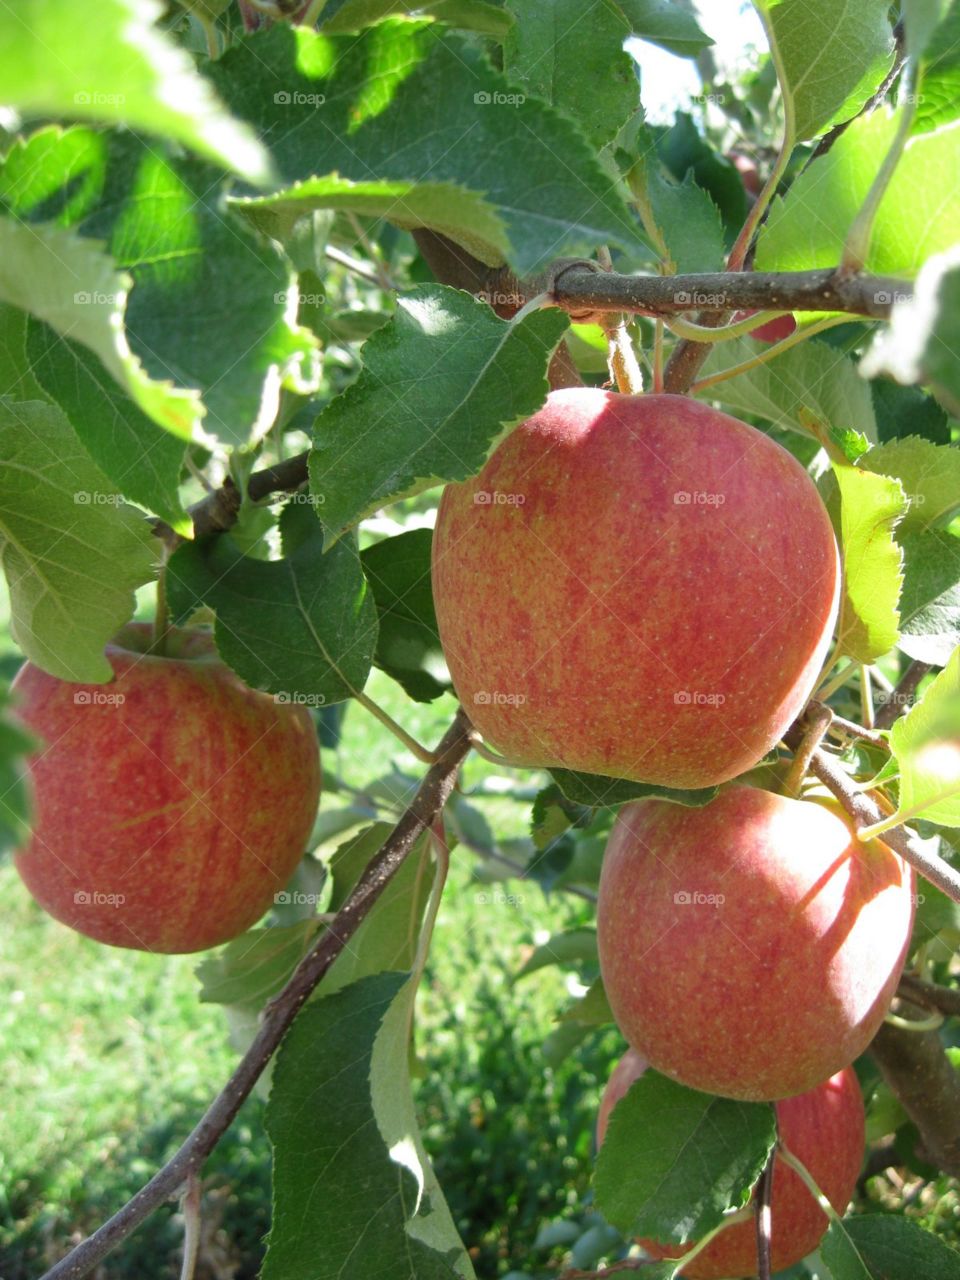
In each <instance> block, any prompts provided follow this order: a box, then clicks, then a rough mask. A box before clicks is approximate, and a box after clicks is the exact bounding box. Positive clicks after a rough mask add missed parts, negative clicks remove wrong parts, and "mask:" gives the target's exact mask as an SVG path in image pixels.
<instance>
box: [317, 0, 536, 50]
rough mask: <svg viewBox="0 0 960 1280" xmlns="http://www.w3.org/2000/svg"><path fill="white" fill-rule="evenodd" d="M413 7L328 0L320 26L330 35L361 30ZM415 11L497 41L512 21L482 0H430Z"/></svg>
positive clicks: (373, 0) (403, 2) (392, 0)
mask: <svg viewBox="0 0 960 1280" xmlns="http://www.w3.org/2000/svg"><path fill="white" fill-rule="evenodd" d="M412 7H413V6H412V5H411V4H410V0H328V2H327V4H325V5H324V6H323V10H322V12H321V14H320V29H321V30H322V31H323V32H325V33H328V34H331V35H332V34H334V33H339V32H342V31H361V30H362V29H363V28H364V27H372V26H373V24H374V23H375V22H381V21H382V20H383V19H384V18H387V17H390V16H391V15H392V14H397V15H407V14H409V13H410V11H411V9H412ZM416 11H417V13H418V14H429V15H430V17H431V18H434V19H436V21H437V22H445V23H446V24H447V26H450V27H459V28H460V29H461V30H464V31H477V32H479V33H480V34H481V35H486V36H493V38H494V39H495V40H503V38H504V37H505V36H506V34H507V32H508V31H509V30H510V27H511V26H512V23H513V20H512V18H511V17H510V14H509V13H507V12H506V10H504V9H500V8H498V7H497V6H496V5H495V4H486V3H484V2H483V0H427V3H425V4H418V5H417V7H416Z"/></svg>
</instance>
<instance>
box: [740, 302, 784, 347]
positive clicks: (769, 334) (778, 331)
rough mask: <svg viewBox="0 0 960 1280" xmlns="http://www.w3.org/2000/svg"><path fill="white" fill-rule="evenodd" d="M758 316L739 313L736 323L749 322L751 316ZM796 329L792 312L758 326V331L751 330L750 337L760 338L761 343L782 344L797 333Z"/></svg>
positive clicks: (749, 312) (744, 312) (743, 312)
mask: <svg viewBox="0 0 960 1280" xmlns="http://www.w3.org/2000/svg"><path fill="white" fill-rule="evenodd" d="M770 309H771V310H772V309H773V308H770ZM757 314H758V313H757V312H756V311H738V312H737V314H736V315H735V316H734V321H737V320H749V319H750V317H751V316H755V315H757ZM796 328H797V319H796V316H794V314H793V313H792V312H790V313H789V314H787V315H784V316H777V317H776V319H774V320H768V321H767V322H766V324H758V325H757V327H756V329H751V330H750V337H751V338H758V339H759V340H760V341H761V342H782V341H783V340H784V338H789V337H790V335H791V333H795V332H796Z"/></svg>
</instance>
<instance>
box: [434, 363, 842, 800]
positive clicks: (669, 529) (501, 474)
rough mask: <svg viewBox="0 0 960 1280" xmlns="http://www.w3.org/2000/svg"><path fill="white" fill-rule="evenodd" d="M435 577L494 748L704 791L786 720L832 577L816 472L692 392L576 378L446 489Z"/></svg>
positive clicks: (828, 614) (812, 668)
mask: <svg viewBox="0 0 960 1280" xmlns="http://www.w3.org/2000/svg"><path fill="white" fill-rule="evenodd" d="M785 514H786V515H788V516H789V518H785ZM433 585H434V595H435V599H436V606H437V617H438V621H439V627H440V638H441V641H442V644H443V648H444V652H445V654H446V658H447V662H448V665H449V668H450V672H451V675H452V678H453V683H454V685H455V687H456V690H457V693H458V695H459V697H460V699H461V701H462V702H463V703H464V705H465V706H466V708H467V710H468V712H469V714H470V716H471V718H472V719H473V721H474V723H475V725H476V727H477V728H478V729H479V730H480V732H481V733H482V734H483V735H484V737H486V738H487V739H489V740H490V742H492V743H493V744H494V745H495V746H497V747H498V748H499V749H500V750H501V751H504V752H506V753H507V754H508V755H509V756H511V757H512V758H514V759H516V760H520V761H523V762H525V763H527V764H530V765H545V766H560V767H563V768H566V769H579V770H585V771H586V772H589V773H600V774H609V775H613V776H615V777H621V778H634V779H638V780H641V781H646V782H657V783H662V784H665V785H668V786H674V787H704V786H708V785H710V784H711V783H716V782H721V781H723V780H725V779H727V778H732V777H734V776H735V775H736V774H738V773H742V772H743V771H744V770H745V769H749V768H750V767H751V766H752V765H754V764H755V763H756V762H757V761H758V760H759V759H760V758H761V757H762V756H763V755H764V754H765V753H766V752H767V751H768V750H769V749H770V748H771V747H772V746H773V744H774V743H776V742H777V740H778V739H779V738H780V736H781V735H782V734H783V732H784V730H785V729H786V728H787V726H788V725H789V724H790V722H791V721H792V720H793V719H794V717H795V716H796V715H797V714H798V712H799V711H800V709H801V707H802V706H803V704H804V702H805V701H806V699H807V697H808V695H809V693H810V691H811V688H812V686H813V683H814V681H815V679H816V676H817V673H818V671H819V669H820V666H821V663H822V662H823V659H824V656H825V654H826V650H827V646H828V644H829V642H830V635H831V632H832V628H833V622H834V618H835V616H836V607H837V593H838V587H839V572H838V560H837V548H836V543H835V540H834V536H833V531H832V529H831V526H830V521H829V518H828V516H827V513H826V510H825V509H824V506H823V503H822V502H821V501H820V497H819V495H818V493H817V491H816V488H815V487H814V484H813V482H812V481H811V479H810V477H809V476H808V475H807V473H806V472H805V471H804V469H803V468H802V467H801V466H800V464H799V463H798V462H797V461H796V459H794V458H793V457H792V456H791V455H790V454H789V453H788V452H787V451H786V450H785V449H783V448H782V447H781V446H780V445H778V444H776V443H775V442H774V441H773V440H771V439H770V437H769V436H766V435H764V434H763V433H762V432H760V431H757V430H755V428H753V427H748V426H746V425H745V424H744V423H742V422H738V421H737V420H736V419H735V418H731V417H728V416H727V415H726V414H723V413H719V412H718V411H717V410H715V409H711V408H709V407H708V406H707V405H705V404H701V403H699V402H697V401H695V400H691V399H689V398H688V397H686V396H672V395H644V396H624V395H617V394H614V393H611V392H606V391H598V390H593V389H590V388H584V387H578V388H575V389H570V390H565V391H554V392H552V393H551V395H550V396H549V398H548V400H547V402H546V405H545V406H544V408H543V409H542V410H541V411H540V412H539V413H538V414H536V415H535V416H534V417H532V418H531V419H529V421H527V422H525V423H523V424H522V425H521V426H519V427H517V428H516V429H515V430H514V431H513V432H512V433H511V434H510V435H509V436H508V437H507V439H506V440H505V441H504V442H503V444H501V445H500V447H499V448H498V449H497V450H496V452H495V453H494V454H493V455H492V456H491V457H490V458H489V460H488V461H487V464H486V466H485V467H484V468H483V470H482V471H481V473H480V475H479V476H477V477H475V478H474V479H472V480H468V481H467V482H465V483H463V484H453V485H448V486H447V488H446V490H445V492H444V495H443V499H442V501H441V503H440V510H439V512H438V516H437V526H436V533H435V536H434V544H433Z"/></svg>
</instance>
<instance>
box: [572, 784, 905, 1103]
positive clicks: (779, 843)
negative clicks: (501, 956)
mask: <svg viewBox="0 0 960 1280" xmlns="http://www.w3.org/2000/svg"><path fill="white" fill-rule="evenodd" d="M914 903H915V899H914V880H913V871H912V869H911V868H910V867H908V866H907V865H906V864H905V863H904V862H903V861H902V859H901V858H899V857H898V856H897V855H896V854H895V853H893V852H892V851H891V850H890V849H888V848H887V846H886V845H885V844H883V843H882V841H881V840H879V839H877V840H872V841H869V842H868V843H865V844H861V843H860V842H859V841H858V840H857V839H856V837H855V835H854V834H853V831H852V829H851V827H850V826H849V825H848V823H847V822H846V821H845V819H844V817H842V816H841V814H840V812H839V811H838V810H837V809H836V808H835V807H833V806H831V805H829V804H821V803H817V802H814V801H809V800H791V799H788V798H787V797H785V796H781V795H774V794H773V793H772V792H769V791H762V790H760V789H759V788H755V787H745V786H741V785H734V786H731V787H728V788H725V789H723V790H722V791H721V792H720V794H719V795H718V796H717V798H716V799H715V800H713V801H712V802H711V803H710V804H708V805H705V806H703V807H702V808H699V809H694V808H687V807H685V806H683V805H679V804H674V803H672V802H670V801H668V800H663V799H648V800H638V801H635V802H633V803H631V804H627V805H624V806H623V808H622V809H621V810H620V812H619V814H618V816H617V820H616V822H615V824H614V827H613V830H612V831H611V833H610V838H609V841H608V843H607V848H606V852H605V854H604V859H603V868H602V871H601V876H600V891H599V902H598V906H597V942H598V947H599V952H600V969H601V973H602V975H603V981H604V987H605V990H606V994H607V998H608V999H609V1001H610V1007H611V1009H612V1010H613V1015H614V1018H615V1019H616V1021H617V1024H618V1026H619V1027H620V1030H621V1031H622V1032H623V1035H624V1037H625V1038H626V1039H627V1041H628V1042H629V1043H630V1044H631V1045H632V1046H633V1048H634V1049H636V1050H637V1051H638V1052H639V1053H640V1054H642V1055H643V1057H645V1058H646V1059H647V1060H648V1061H649V1062H650V1064H651V1065H652V1066H653V1067H655V1068H656V1070H658V1071H661V1072H663V1074H665V1075H668V1076H670V1077H672V1078H673V1079H674V1080H678V1081H680V1083H681V1084H685V1085H688V1086H689V1087H691V1088H693V1089H702V1090H703V1091H704V1092H705V1093H716V1094H722V1095H725V1096H727V1097H731V1098H742V1099H746V1100H752V1101H762V1100H769V1099H776V1098H785V1097H789V1096H791V1095H793V1094H797V1093H802V1092H804V1091H805V1090H807V1089H810V1088H812V1087H813V1086H814V1085H815V1084H817V1082H818V1081H821V1080H825V1079H826V1078H827V1077H828V1076H831V1075H833V1074H834V1073H835V1072H836V1071H839V1070H840V1069H841V1068H842V1067H845V1066H847V1065H849V1063H851V1062H852V1061H853V1060H854V1058H856V1057H857V1055H858V1054H860V1053H861V1052H862V1051H863V1050H864V1049H865V1048H866V1046H867V1045H868V1044H869V1042H870V1040H871V1039H872V1038H873V1035H874V1033H875V1032H876V1031H877V1029H878V1027H879V1026H880V1023H881V1022H882V1021H883V1017H884V1015H885V1013H886V1012H887V1009H888V1007H889V1004H890V1001H891V999H892V997H893V993H894V991H895V989H896V985H897V981H898V979H899V976H900V971H901V969H902V967H903V962H904V959H905V957H906V954H907V948H908V946H909V943H910V934H911V930H912V926H913V916H914Z"/></svg>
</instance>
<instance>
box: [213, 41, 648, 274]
mask: <svg viewBox="0 0 960 1280" xmlns="http://www.w3.org/2000/svg"><path fill="white" fill-rule="evenodd" d="M209 74H210V75H211V77H212V78H213V79H214V81H215V83H216V85H217V87H218V89H219V90H220V92H221V94H222V96H223V97H224V99H225V100H226V101H227V102H228V103H229V104H230V106H231V107H232V108H233V110H234V111H235V112H236V114H237V115H238V116H241V117H242V118H244V119H246V120H249V121H250V122H251V123H252V124H253V125H254V127H255V128H256V130H257V132H258V134H260V135H261V136H265V137H269V138H270V145H271V151H272V154H273V156H274V158H275V159H276V162H277V165H278V167H279V169H280V171H281V174H282V178H283V181H284V183H286V184H287V185H289V184H292V183H294V182H298V181H302V180H304V179H305V178H309V177H312V176H315V175H324V174H337V175H339V176H340V177H341V178H347V179H352V180H353V181H356V182H370V181H391V180H395V181H400V182H413V183H419V182H427V183H430V184H435V183H453V184H454V185H456V186H458V187H462V188H465V189H468V190H471V191H474V192H478V193H480V194H481V195H483V196H484V198H485V200H486V202H487V204H488V205H489V207H490V208H491V209H492V210H493V211H494V212H495V213H496V216H497V217H498V219H499V220H500V222H501V223H502V225H503V226H505V227H506V231H507V235H508V237H509V241H510V244H511V246H512V250H511V254H510V262H511V265H513V266H514V267H515V268H516V269H517V271H518V272H520V273H522V274H526V273H528V272H531V271H534V270H537V269H542V268H543V267H544V266H545V265H546V263H547V262H548V261H552V260H553V259H554V258H556V257H557V256H577V255H585V254H589V253H590V252H591V251H592V250H593V249H594V248H595V247H596V246H597V245H598V244H606V243H609V244H615V245H620V246H622V247H624V248H636V247H637V246H638V245H639V244H640V243H641V241H640V237H639V228H638V226H637V224H636V221H635V219H634V218H633V216H632V215H631V213H630V212H629V210H628V209H627V206H626V205H625V203H624V202H623V200H622V198H621V196H620V194H619V192H618V191H617V189H616V188H615V187H614V186H613V185H612V184H611V182H610V178H609V175H608V174H607V173H606V171H605V170H604V169H603V168H602V167H601V165H600V163H599V161H598V160H597V158H596V156H595V154H594V153H593V151H592V150H591V148H590V147H589V145H588V144H587V141H586V139H585V138H584V137H583V136H582V134H581V133H580V131H579V129H578V128H577V127H576V126H575V125H574V124H572V123H571V122H570V121H568V120H566V119H565V118H564V117H563V116H562V115H560V114H559V113H558V112H557V111H555V110H554V109H553V108H552V107H550V106H548V105H547V104H546V103H543V102H540V101H538V100H537V99H535V98H532V97H526V98H525V95H524V94H523V93H522V92H520V91H519V90H518V88H517V87H516V86H514V85H512V84H511V83H510V81H509V80H508V79H507V78H506V77H505V76H503V75H502V74H501V73H500V72H498V71H496V70H494V69H493V67H492V66H491V65H490V64H489V63H488V62H487V61H486V59H485V58H484V57H483V55H482V54H481V53H480V52H479V51H478V50H477V49H476V48H475V47H473V46H472V45H470V44H468V43H467V42H466V41H465V40H463V39H461V38H459V37H456V36H453V35H442V34H440V33H439V32H438V30H437V29H436V28H435V27H433V25H432V24H431V23H429V22H426V23H423V22H416V21H393V20H388V21H386V22H383V23H380V24H379V25H378V26H376V27H373V28H371V29H369V30H367V31H364V32H362V33H361V34H360V35H359V36H323V35H316V34H314V33H312V32H310V31H308V30H306V29H305V28H298V29H296V30H293V29H291V28H290V27H289V26H287V25H286V24H285V23H278V24H277V25H275V26H273V27H271V28H270V29H269V30H267V31H265V32H261V33H259V34H257V35H255V36H252V37H250V38H249V39H247V40H245V41H244V42H243V43H242V44H239V45H238V46H236V47H235V48H233V49H229V50H228V51H227V52H226V53H225V54H224V56H223V57H222V58H221V59H220V60H219V61H218V62H216V63H214V64H212V65H211V67H210V68H209ZM467 136H469V145H467V146H465V145H463V140H464V138H465V137H467ZM559 157H562V163H560V162H559V161H558V158H559ZM478 238H479V237H478V236H476V235H473V236H472V237H471V242H474V241H476V240H477V239H478ZM459 242H460V241H459V239H458V243H459ZM465 247H466V248H468V249H469V248H470V244H466V245H465ZM481 256H483V255H481ZM486 260H487V261H495V260H496V258H495V255H493V254H492V253H490V252H488V253H487V255H486Z"/></svg>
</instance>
